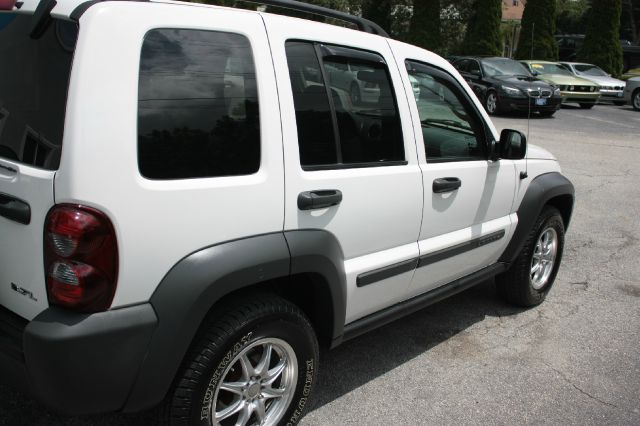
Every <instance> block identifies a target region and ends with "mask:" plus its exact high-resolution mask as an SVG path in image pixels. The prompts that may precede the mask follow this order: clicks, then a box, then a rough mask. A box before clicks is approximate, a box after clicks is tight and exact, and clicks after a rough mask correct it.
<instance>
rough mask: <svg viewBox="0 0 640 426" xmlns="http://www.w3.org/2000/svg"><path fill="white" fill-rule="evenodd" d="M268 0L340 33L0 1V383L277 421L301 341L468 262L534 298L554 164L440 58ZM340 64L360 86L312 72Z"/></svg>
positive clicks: (326, 336)
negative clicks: (372, 90)
mask: <svg viewBox="0 0 640 426" xmlns="http://www.w3.org/2000/svg"><path fill="white" fill-rule="evenodd" d="M9 3H11V2H9ZM267 3H269V4H278V5H286V6H287V7H289V8H294V9H298V10H304V11H313V12H315V13H321V14H324V15H327V16H331V17H333V18H340V19H343V20H347V21H350V22H352V23H354V24H355V25H357V26H358V27H359V28H360V31H358V30H352V29H347V28H342V27H337V26H332V25H328V24H323V23H318V22H312V21H307V20H303V19H298V18H291V17H285V16H279V15H275V14H270V13H264V12H258V11H249V10H243V9H232V8H223V7H213V6H206V5H201V4H186V3H180V2H171V1H164V0H163V1H147V2H140V1H85V0H66V1H58V2H56V1H55V0H43V1H40V2H38V1H37V0H24V2H21V3H20V4H19V6H20V8H17V7H13V4H10V5H9V6H8V7H7V6H6V4H7V2H4V3H2V4H3V5H5V6H4V7H5V9H7V10H5V11H2V12H0V51H1V52H2V60H1V61H0V235H1V236H2V244H1V245H0V343H1V344H0V380H1V381H3V382H7V383H11V384H13V385H15V386H17V387H20V388H21V389H22V390H23V391H24V392H25V393H28V394H31V395H33V396H34V397H35V398H37V399H39V400H40V401H42V402H43V403H45V404H46V405H48V406H50V407H52V408H54V409H56V410H57V411H61V412H64V413H69V414H89V413H101V412H113V411H124V412H131V411H138V410H144V409H148V408H151V407H154V406H156V405H158V404H163V409H162V410H158V413H157V415H158V416H160V418H159V419H158V421H157V423H158V424H167V423H169V424H179V425H218V424H220V425H268V426H273V425H282V424H295V423H297V422H298V421H299V420H300V419H301V417H302V416H303V413H304V410H305V407H306V406H307V404H308V401H309V398H310V395H311V392H312V389H313V387H314V384H315V381H316V379H317V374H318V368H319V366H320V365H319V355H318V352H319V349H318V348H319V346H324V347H328V348H331V347H335V346H337V345H339V344H340V343H342V342H344V341H347V340H349V339H352V338H354V337H356V336H359V335H360V334H362V333H365V332H367V331H369V330H371V329H374V328H375V327H378V326H380V325H383V324H386V323H388V322H390V321H393V320H394V319H396V318H398V317H401V316H403V315H407V314H409V313H412V312H415V311H416V310H418V309H420V308H422V307H425V306H427V305H429V304H431V303H435V302H437V301H439V300H442V299H443V298H444V297H447V296H449V295H452V294H455V293H457V292H460V291H462V290H464V289H466V288H469V287H470V286H473V285H476V284H478V283H482V282H486V280H488V279H493V278H495V279H496V282H497V285H498V288H499V289H500V293H501V294H502V295H503V296H504V297H505V298H506V300H507V301H509V302H511V303H514V304H517V305H520V306H525V307H527V306H534V305H537V304H539V303H541V302H542V301H543V300H544V299H545V297H546V296H547V294H548V293H549V290H550V289H551V287H552V285H553V283H554V280H555V277H556V274H557V272H558V268H559V267H560V262H561V258H562V251H563V247H564V238H565V231H566V228H567V226H568V225H569V220H570V218H571V214H572V209H573V202H574V189H573V185H572V184H571V182H569V180H567V179H566V178H565V177H564V176H563V175H562V174H561V171H560V166H559V164H558V162H557V161H556V159H555V158H554V157H553V156H552V155H551V154H550V153H549V152H547V151H545V150H544V149H542V148H538V147H535V146H532V145H527V143H526V138H525V136H524V135H523V134H522V133H521V132H519V131H515V130H503V131H502V133H501V134H498V133H497V132H496V129H495V127H494V125H493V124H492V122H491V120H490V119H489V117H488V116H487V114H486V113H485V111H484V109H483V107H482V105H481V104H480V103H479V102H478V100H477V98H476V97H475V95H474V93H473V92H472V91H471V89H470V88H469V86H468V85H467V84H466V83H465V81H464V80H463V79H462V77H461V76H460V74H458V72H457V71H456V70H455V69H454V68H453V66H452V65H451V64H449V63H448V62H447V61H446V60H444V59H443V58H441V57H439V56H437V55H435V54H433V53H431V52H428V51H425V50H423V49H420V48H418V47H415V46H411V45H409V44H405V43H402V42H399V41H396V40H392V39H390V38H389V37H388V36H386V34H385V33H384V31H383V30H381V29H380V28H379V27H378V26H377V25H375V24H374V23H372V22H369V21H366V20H363V19H361V18H357V17H355V16H350V15H345V14H341V13H339V12H335V11H332V10H329V9H323V8H318V7H316V6H311V5H308V4H304V3H298V2H291V1H287V0H277V1H276V0H272V1H268V2H267ZM336 64H339V65H343V64H347V68H346V70H345V69H344V67H341V66H336ZM355 65H357V69H358V72H357V77H358V79H359V80H362V81H364V82H369V83H371V84H375V85H376V86H377V90H378V93H379V95H378V96H377V97H375V99H373V98H372V99H370V101H367V102H362V105H358V106H357V107H356V106H354V105H353V103H352V102H346V101H345V99H343V97H344V96H340V93H338V94H337V95H336V92H337V89H334V88H332V84H333V83H332V81H338V79H337V78H336V77H338V76H336V74H337V73H338V72H339V71H337V70H339V69H341V70H342V72H343V73H345V76H344V77H348V78H350V79H352V78H353V74H351V73H352V72H353V70H354V66H355ZM329 71H330V72H329ZM331 72H333V73H334V77H331V76H330V73H331ZM412 77H413V78H412ZM332 78H333V80H332ZM416 81H417V82H419V83H418V85H417V86H416V84H415V82H416ZM417 88H419V89H420V91H419V92H417V91H416V89H417ZM343 95H344V93H343ZM479 303H480V302H479ZM390 350H392V349H390ZM365 352H366V348H363V354H364V353H365Z"/></svg>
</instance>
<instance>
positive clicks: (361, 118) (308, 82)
mask: <svg viewBox="0 0 640 426" xmlns="http://www.w3.org/2000/svg"><path fill="white" fill-rule="evenodd" d="M332 49H333V50H332ZM335 52H339V54H336V53H335ZM350 55H352V56H350ZM287 58H288V63H289V72H290V77H291V87H292V89H293V93H294V105H295V108H296V119H297V127H298V144H299V149H300V161H301V164H302V166H303V167H305V168H310V167H311V168H313V167H318V166H322V167H326V168H335V167H341V166H345V167H350V166H358V167H362V166H372V165H392V164H396V163H397V162H403V161H404V144H403V139H402V130H401V126H400V118H399V113H398V109H397V105H396V99H395V96H394V93H393V87H392V85H391V81H390V77H389V74H388V71H387V68H386V65H385V64H384V61H383V59H382V57H381V56H379V55H377V54H373V53H369V52H360V51H355V50H354V51H351V49H347V48H338V47H331V46H319V45H314V44H312V43H305V42H288V43H287Z"/></svg>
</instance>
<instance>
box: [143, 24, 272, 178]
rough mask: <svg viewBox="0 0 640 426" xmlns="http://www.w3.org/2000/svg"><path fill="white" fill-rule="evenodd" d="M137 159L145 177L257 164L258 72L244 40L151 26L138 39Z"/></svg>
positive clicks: (247, 168)
mask: <svg viewBox="0 0 640 426" xmlns="http://www.w3.org/2000/svg"><path fill="white" fill-rule="evenodd" d="M138 165H139V168H140V173H141V174H142V175H143V176H145V177H147V178H149V179H161V180H162V179H187V178H206V177H219V176H235V175H247V174H252V173H255V172H257V171H258V169H259V167H260V121H259V113H258V90H257V87H256V72H255V66H254V62H253V55H252V52H251V45H250V44H249V40H248V39H247V38H246V37H244V36H242V35H239V34H231V33H223V32H216V31H201V30H183V29H156V30H152V31H150V32H148V33H147V35H146V37H145V39H144V42H143V45H142V57H141V61H140V82H139V88H138Z"/></svg>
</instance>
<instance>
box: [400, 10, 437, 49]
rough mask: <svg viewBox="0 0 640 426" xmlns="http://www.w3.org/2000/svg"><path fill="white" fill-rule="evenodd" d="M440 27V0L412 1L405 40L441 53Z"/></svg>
mask: <svg viewBox="0 0 640 426" xmlns="http://www.w3.org/2000/svg"><path fill="white" fill-rule="evenodd" d="M440 27H441V24H440V0H422V1H420V0H416V1H414V3H413V15H412V16H411V24H410V26H409V34H408V37H407V41H408V42H409V43H412V44H415V45H416V46H420V47H423V48H425V49H428V50H431V51H433V52H436V53H439V54H442V53H443V43H442V35H441V30H440Z"/></svg>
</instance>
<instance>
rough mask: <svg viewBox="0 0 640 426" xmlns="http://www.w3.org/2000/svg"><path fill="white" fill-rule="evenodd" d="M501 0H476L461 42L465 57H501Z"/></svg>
mask: <svg viewBox="0 0 640 426" xmlns="http://www.w3.org/2000/svg"><path fill="white" fill-rule="evenodd" d="M501 19H502V1H501V0H476V1H475V3H474V5H473V12H472V14H471V18H470V19H469V24H468V26H467V32H466V33H465V38H464V42H463V46H462V47H463V53H465V54H467V55H501V54H502V37H501V34H500V22H501Z"/></svg>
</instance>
